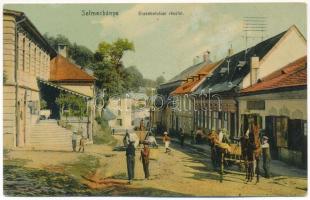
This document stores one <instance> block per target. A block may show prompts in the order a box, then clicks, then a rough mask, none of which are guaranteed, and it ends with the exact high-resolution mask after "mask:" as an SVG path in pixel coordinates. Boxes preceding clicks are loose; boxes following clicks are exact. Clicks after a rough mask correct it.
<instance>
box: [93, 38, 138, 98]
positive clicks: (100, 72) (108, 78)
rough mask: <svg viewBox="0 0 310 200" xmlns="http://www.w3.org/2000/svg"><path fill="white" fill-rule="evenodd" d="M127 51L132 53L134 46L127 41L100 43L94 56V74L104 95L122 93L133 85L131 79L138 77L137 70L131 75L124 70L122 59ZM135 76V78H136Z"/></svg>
mask: <svg viewBox="0 0 310 200" xmlns="http://www.w3.org/2000/svg"><path fill="white" fill-rule="evenodd" d="M127 51H134V44H133V43H132V42H129V41H128V39H118V40H116V41H114V42H112V43H108V42H105V41H102V42H100V43H99V45H98V49H97V51H96V53H95V54H94V61H95V62H96V63H95V64H94V65H93V69H94V72H95V73H94V74H95V76H96V77H97V86H98V87H99V88H100V89H103V88H105V89H106V95H114V94H119V93H124V92H125V91H126V90H128V89H130V88H131V87H134V88H135V87H136V85H135V84H133V81H132V80H133V78H135V77H137V76H139V73H137V70H135V71H134V72H133V73H131V72H129V71H128V70H126V69H125V68H124V65H123V63H122V58H123V56H124V54H125V52H127ZM136 75H137V76H136Z"/></svg>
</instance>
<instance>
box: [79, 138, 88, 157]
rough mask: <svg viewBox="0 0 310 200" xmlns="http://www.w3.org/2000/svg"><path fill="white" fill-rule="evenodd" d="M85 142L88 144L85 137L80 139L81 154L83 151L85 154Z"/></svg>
mask: <svg viewBox="0 0 310 200" xmlns="http://www.w3.org/2000/svg"><path fill="white" fill-rule="evenodd" d="M85 142H86V138H85V137H84V136H82V137H81V139H80V148H79V152H80V151H81V150H82V152H83V153H84V147H85Z"/></svg>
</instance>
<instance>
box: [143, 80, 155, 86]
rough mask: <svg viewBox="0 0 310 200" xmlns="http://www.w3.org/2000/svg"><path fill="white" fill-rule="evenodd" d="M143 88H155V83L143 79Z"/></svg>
mask: <svg viewBox="0 0 310 200" xmlns="http://www.w3.org/2000/svg"><path fill="white" fill-rule="evenodd" d="M143 86H144V87H152V88H154V87H156V81H154V80H152V79H147V78H145V79H143Z"/></svg>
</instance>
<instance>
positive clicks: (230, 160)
mask: <svg viewBox="0 0 310 200" xmlns="http://www.w3.org/2000/svg"><path fill="white" fill-rule="evenodd" d="M214 148H215V150H214V151H215V154H216V155H215V156H213V158H214V159H216V161H215V162H218V163H217V165H218V166H219V167H220V175H221V178H220V181H221V182H222V180H223V173H224V167H226V166H232V165H237V166H238V167H239V170H240V171H242V170H243V169H245V165H246V161H245V160H244V158H243V156H242V150H241V145H240V143H236V144H228V143H216V144H215V146H214Z"/></svg>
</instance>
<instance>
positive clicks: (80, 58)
mask: <svg viewBox="0 0 310 200" xmlns="http://www.w3.org/2000/svg"><path fill="white" fill-rule="evenodd" d="M44 38H45V39H46V40H47V42H48V43H49V44H50V45H51V46H52V47H53V48H54V49H56V50H57V48H58V44H66V45H68V57H69V58H70V59H72V60H73V61H74V62H75V63H76V64H78V65H80V66H81V67H82V68H83V67H89V66H90V65H91V64H92V63H93V62H94V53H93V52H92V51H91V50H89V49H88V48H87V47H85V46H82V45H78V44H76V43H73V44H72V43H71V42H70V40H69V39H68V38H67V37H66V36H64V35H61V34H58V35H56V37H54V36H49V35H48V34H47V33H45V34H44Z"/></svg>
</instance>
